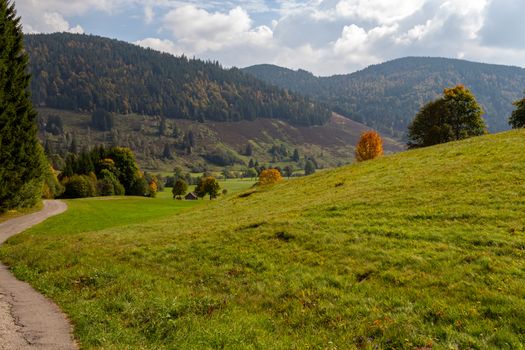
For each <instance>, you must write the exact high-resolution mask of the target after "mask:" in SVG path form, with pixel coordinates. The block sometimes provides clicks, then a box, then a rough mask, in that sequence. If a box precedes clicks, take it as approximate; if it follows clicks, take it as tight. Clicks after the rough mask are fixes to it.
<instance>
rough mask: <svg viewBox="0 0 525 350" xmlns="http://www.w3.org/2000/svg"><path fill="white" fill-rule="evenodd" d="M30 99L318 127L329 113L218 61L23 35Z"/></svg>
mask: <svg viewBox="0 0 525 350" xmlns="http://www.w3.org/2000/svg"><path fill="white" fill-rule="evenodd" d="M25 42H26V49H27V51H28V53H29V56H30V61H31V65H30V66H31V73H32V77H33V78H32V81H31V90H32V96H33V102H34V103H35V105H36V106H39V107H52V108H58V109H67V110H77V111H88V112H89V111H92V110H94V109H96V108H101V109H105V110H107V111H110V112H117V113H121V114H127V113H138V114H145V115H157V116H159V115H160V116H164V117H166V118H177V119H190V120H198V121H206V120H211V121H239V120H253V119H256V118H275V119H280V120H284V121H287V122H289V123H290V124H294V125H319V124H323V123H325V122H326V121H327V120H328V119H329V118H330V115H331V113H330V111H329V110H328V109H327V108H324V107H323V106H321V105H320V104H318V103H312V102H311V101H309V99H308V98H305V97H302V96H298V95H295V94H293V93H288V92H286V91H284V90H282V89H280V88H277V87H274V86H271V85H269V84H267V83H265V82H262V81H261V80H258V79H256V78H254V77H253V76H251V75H248V74H245V73H243V72H242V71H240V70H239V69H236V68H234V69H223V68H222V67H221V66H220V65H219V64H218V63H216V62H204V61H201V60H195V59H188V58H186V57H184V56H183V57H174V56H172V55H169V54H163V53H160V52H157V51H153V50H150V49H144V48H141V47H138V46H135V45H132V44H128V43H125V42H122V41H117V40H112V39H107V38H101V37H97V36H89V35H79V34H66V33H59V34H37V35H27V36H26V37H25Z"/></svg>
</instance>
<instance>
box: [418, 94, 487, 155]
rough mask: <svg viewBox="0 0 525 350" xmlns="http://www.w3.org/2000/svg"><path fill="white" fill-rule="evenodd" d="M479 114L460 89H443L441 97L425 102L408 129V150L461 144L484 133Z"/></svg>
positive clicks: (477, 109)
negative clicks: (463, 140)
mask: <svg viewBox="0 0 525 350" xmlns="http://www.w3.org/2000/svg"><path fill="white" fill-rule="evenodd" d="M482 113H483V110H482V109H481V106H480V105H479V104H478V103H477V102H476V99H475V97H474V95H473V94H472V93H471V92H470V91H469V90H468V89H466V88H465V87H464V86H463V85H458V86H456V87H454V88H451V89H445V91H444V93H443V97H441V98H439V99H438V100H435V101H432V102H429V103H428V104H426V105H425V106H424V107H423V108H421V110H420V111H419V112H418V113H417V114H416V117H415V118H414V120H413V121H412V123H411V124H410V125H409V127H408V140H409V141H408V147H409V148H418V147H427V146H432V145H436V144H439V143H445V142H449V141H455V140H462V139H465V138H468V137H472V136H479V135H483V134H484V133H486V125H485V121H484V120H483V118H482V117H481V114H482Z"/></svg>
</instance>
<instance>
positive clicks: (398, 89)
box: [244, 57, 525, 137]
mask: <svg viewBox="0 0 525 350" xmlns="http://www.w3.org/2000/svg"><path fill="white" fill-rule="evenodd" d="M244 71H246V72H248V73H250V74H252V75H254V76H255V77H258V78H259V79H263V80H265V81H267V82H268V83H271V84H274V85H276V86H280V87H282V88H287V89H290V90H291V91H296V92H299V93H304V94H306V95H309V96H311V97H314V98H315V99H317V100H318V101H321V102H324V103H327V104H328V105H329V106H331V107H332V108H333V109H334V110H335V111H336V112H338V113H340V114H343V115H345V116H347V117H349V118H352V119H354V120H356V121H359V122H363V123H365V124H367V125H369V126H371V127H374V128H376V129H379V130H381V131H383V132H387V133H389V134H391V135H393V136H398V137H399V136H402V135H403V134H404V133H405V132H406V128H407V125H408V123H409V122H410V121H411V120H412V119H413V117H414V115H415V114H416V112H417V111H418V110H419V108H420V107H421V106H422V105H423V104H425V103H427V102H429V101H430V100H432V99H434V98H436V97H437V96H438V95H440V94H441V93H442V92H443V89H444V88H446V87H451V86H454V85H456V84H464V85H465V86H467V87H468V88H469V89H471V90H472V92H473V93H474V94H475V95H476V98H477V100H478V102H480V104H481V105H482V106H483V109H484V110H485V112H486V114H485V116H484V117H485V119H486V121H487V124H488V125H489V129H490V130H491V131H501V130H506V129H508V128H509V125H508V122H507V121H508V117H509V116H510V113H511V111H512V109H513V106H512V102H513V101H515V100H517V99H518V98H521V97H523V90H524V89H525V69H522V68H518V67H509V66H500V65H490V64H482V63H473V62H468V61H464V60H456V59H445V58H424V57H408V58H401V59H397V60H393V61H390V62H386V63H383V64H379V65H374V66H370V67H368V68H366V69H364V70H362V71H359V72H356V73H352V74H348V75H336V76H332V77H316V76H314V75H312V74H311V73H309V72H306V71H303V70H299V71H293V70H289V69H285V68H281V67H277V66H272V65H259V66H253V67H248V68H245V69H244Z"/></svg>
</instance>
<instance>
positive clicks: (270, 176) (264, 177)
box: [259, 169, 283, 185]
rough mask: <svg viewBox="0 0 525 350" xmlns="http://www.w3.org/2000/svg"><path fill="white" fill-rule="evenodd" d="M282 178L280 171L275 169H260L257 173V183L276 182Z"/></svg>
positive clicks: (267, 183)
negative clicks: (259, 172)
mask: <svg viewBox="0 0 525 350" xmlns="http://www.w3.org/2000/svg"><path fill="white" fill-rule="evenodd" d="M282 179H283V177H282V176H281V173H280V172H279V170H277V169H267V170H263V171H261V174H260V175H259V184H260V185H270V184H274V183H276V182H279V181H281V180H282Z"/></svg>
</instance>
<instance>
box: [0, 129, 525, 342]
mask: <svg viewBox="0 0 525 350" xmlns="http://www.w3.org/2000/svg"><path fill="white" fill-rule="evenodd" d="M524 141H525V131H513V132H508V133H504V134H498V135H489V136H485V137H479V138H474V139H469V140H466V141H462V142H455V143H450V144H446V145H441V146H437V147H432V148H428V149H421V150H414V151H408V152H404V153H401V154H396V155H393V156H388V157H384V158H383V159H380V160H376V161H371V162H364V163H361V164H355V165H351V166H348V167H344V168H340V169H335V170H327V171H324V172H320V173H317V174H315V175H312V176H308V177H302V178H298V179H292V180H289V181H285V182H283V183H282V184H279V185H275V186H273V187H270V188H267V189H263V190H261V189H258V190H257V191H255V192H253V191H252V192H253V193H251V192H247V193H251V194H249V195H248V194H245V195H242V196H240V195H239V194H238V193H237V194H234V193H231V194H229V195H228V196H227V197H226V198H222V199H219V200H217V201H207V200H206V201H195V202H184V201H174V200H172V199H170V198H169V196H166V195H165V194H164V195H162V196H159V198H157V199H138V198H137V199H135V198H131V199H130V198H128V199H121V200H119V199H114V200H107V201H104V200H99V199H90V200H76V201H69V202H68V204H69V205H70V210H69V211H68V212H66V213H65V214H63V215H60V216H58V217H54V218H51V219H49V220H48V221H46V222H45V223H43V224H41V225H39V226H37V227H34V228H32V229H30V230H28V231H26V232H25V233H23V234H21V235H18V236H16V237H14V238H12V239H10V240H9V241H8V242H7V244H6V245H5V246H3V247H2V248H1V249H0V258H1V259H2V261H4V262H5V263H7V264H8V265H10V266H11V267H12V270H13V272H14V273H15V274H16V275H17V276H18V277H19V278H22V279H24V280H27V281H29V282H30V283H31V284H32V285H33V286H35V287H36V288H37V289H39V290H41V291H42V292H43V293H44V294H46V295H48V296H49V297H51V298H52V299H54V300H55V301H56V302H57V303H58V304H59V305H60V306H61V307H62V308H63V309H64V310H65V312H66V313H67V314H68V315H69V317H70V318H71V320H72V321H73V323H74V325H75V335H76V337H77V339H78V340H79V342H80V344H81V345H82V347H83V348H85V349H353V348H361V349H425V350H429V349H523V348H524V346H523V344H525V216H524V215H523V213H524V212H525V153H524V152H523V145H524ZM228 185H229V186H230V185H231V186H232V188H233V187H234V186H240V185H241V184H234V183H233V182H232V183H230V184H228ZM242 185H244V184H242ZM163 196H164V199H163V198H162V197H163ZM190 206H194V207H193V208H190ZM113 213H115V214H113Z"/></svg>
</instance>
